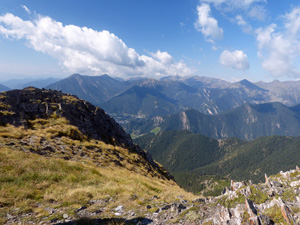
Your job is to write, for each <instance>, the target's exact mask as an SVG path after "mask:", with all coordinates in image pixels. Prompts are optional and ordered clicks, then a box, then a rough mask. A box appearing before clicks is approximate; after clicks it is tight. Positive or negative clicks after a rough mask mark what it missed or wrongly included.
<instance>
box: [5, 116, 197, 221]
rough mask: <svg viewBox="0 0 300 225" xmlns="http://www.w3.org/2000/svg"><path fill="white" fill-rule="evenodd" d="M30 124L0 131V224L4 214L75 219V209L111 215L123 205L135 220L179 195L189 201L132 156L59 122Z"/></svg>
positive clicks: (43, 121) (10, 126)
mask: <svg viewBox="0 0 300 225" xmlns="http://www.w3.org/2000/svg"><path fill="white" fill-rule="evenodd" d="M31 125H32V126H31V128H29V129H25V128H23V127H19V128H16V127H14V126H12V125H7V126H2V127H0V143H1V144H0V174H1V176H0V206H1V207H0V218H1V219H0V223H1V224H2V223H5V218H6V215H7V214H10V215H13V216H14V215H20V216H22V215H23V216H25V217H24V219H23V220H24V221H27V220H33V221H39V220H41V219H42V218H46V219H47V220H50V219H52V218H62V215H63V214H64V213H67V214H68V215H71V216H72V215H74V216H75V212H74V210H76V209H78V208H80V207H81V206H87V207H88V210H89V211H95V210H96V209H99V208H101V209H102V210H103V213H102V214H101V216H102V217H113V216H114V215H113V213H112V211H111V209H113V208H115V207H116V206H118V205H123V206H124V208H125V209H126V210H130V209H132V210H134V211H136V213H137V216H139V215H142V214H143V213H146V211H147V209H146V205H153V206H155V205H159V204H160V203H162V202H173V201H176V199H177V198H176V197H177V196H179V195H182V196H184V197H185V198H187V199H192V198H193V197H194V196H193V195H191V194H189V193H187V192H185V191H184V190H182V189H181V188H179V186H178V185H177V184H176V183H175V182H174V181H172V180H167V179H164V178H163V177H162V176H161V175H160V174H159V173H158V172H157V171H155V170H153V169H151V168H150V167H149V164H147V163H146V162H145V161H143V159H142V157H140V156H139V155H138V154H137V153H134V152H130V151H129V150H127V149H123V148H121V147H115V146H112V145H107V144H105V143H103V142H101V141H96V140H88V139H87V138H86V137H85V136H84V135H82V134H81V133H80V131H79V130H78V128H76V127H74V126H71V125H69V124H68V121H66V120H65V119H64V118H50V119H48V120H44V119H38V120H35V121H31ZM45 146H46V147H45ZM42 155H43V156H42ZM45 156H46V157H45ZM65 159H68V160H65ZM155 195H156V196H158V197H159V199H153V198H152V197H153V196H155ZM91 200H100V201H99V203H96V204H91V203H90V201H91ZM103 204H104V205H103ZM47 208H53V209H55V212H54V213H49V211H47ZM26 213H31V214H28V215H27V216H26Z"/></svg>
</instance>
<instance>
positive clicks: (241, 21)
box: [235, 15, 253, 34]
mask: <svg viewBox="0 0 300 225" xmlns="http://www.w3.org/2000/svg"><path fill="white" fill-rule="evenodd" d="M235 21H236V23H237V24H238V25H239V26H240V27H242V29H243V32H245V33H247V34H251V33H252V30H253V28H252V26H251V25H250V24H248V23H247V22H246V21H245V20H244V18H243V17H242V16H241V15H237V16H236V17H235Z"/></svg>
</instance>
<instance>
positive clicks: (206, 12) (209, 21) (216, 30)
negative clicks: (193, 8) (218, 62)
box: [195, 3, 223, 42]
mask: <svg viewBox="0 0 300 225" xmlns="http://www.w3.org/2000/svg"><path fill="white" fill-rule="evenodd" d="M197 12H198V19H197V21H196V23H195V28H196V30H197V31H200V32H202V34H203V35H204V36H205V38H206V39H207V40H208V41H210V42H214V40H216V39H222V38H223V29H222V28H220V27H219V26H218V21H217V20H216V19H215V18H213V17H212V16H211V9H210V6H209V5H208V4H205V3H202V4H201V5H198V6H197Z"/></svg>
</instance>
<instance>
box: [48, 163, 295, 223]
mask: <svg viewBox="0 0 300 225" xmlns="http://www.w3.org/2000/svg"><path fill="white" fill-rule="evenodd" d="M299 180H300V171H299V168H298V167H297V168H296V169H295V170H290V171H287V172H280V173H279V174H277V175H274V176H270V177H268V176H266V181H265V183H260V184H252V182H251V181H249V182H235V181H231V186H230V187H228V188H224V190H223V192H222V194H221V195H220V196H218V197H214V198H197V199H195V200H193V201H188V200H185V199H183V197H182V196H178V201H177V202H174V203H169V204H163V203H157V204H156V205H146V206H145V207H141V208H140V209H138V210H139V213H140V215H141V214H142V215H143V216H142V217H139V218H137V217H136V212H134V211H132V210H127V209H126V208H125V207H124V206H122V205H118V206H117V207H115V208H114V209H112V213H113V214H114V215H115V216H116V218H114V219H104V218H102V217H100V218H98V219H86V221H89V222H90V223H92V224H110V223H113V224H114V223H116V224H118V223H121V224H140V225H143V224H145V225H146V224H147V225H150V224H153V225H154V224H155V225H160V224H183V225H204V224H205V225H208V224H218V225H219V224H220V225H223V224H224V225H225V224H229V225H242V224H246V225H252V224H255V225H271V224H300V181H299ZM153 199H154V200H155V199H159V197H157V196H153V198H151V200H153ZM109 201H114V200H113V199H108V200H105V201H103V200H97V201H95V202H93V201H92V202H91V204H99V205H101V206H99V212H102V210H105V205H106V204H107V203H108V202H109ZM76 213H77V214H81V215H84V216H86V217H89V216H93V215H94V213H93V212H89V210H88V209H87V208H86V207H85V206H82V207H80V208H78V209H77V212H76ZM121 218H122V219H121ZM80 221H81V220H72V218H71V217H68V215H64V218H63V219H62V220H60V221H57V222H56V223H51V224H69V225H73V224H79V222H80Z"/></svg>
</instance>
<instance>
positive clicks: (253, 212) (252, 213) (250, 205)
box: [245, 199, 257, 217]
mask: <svg viewBox="0 0 300 225" xmlns="http://www.w3.org/2000/svg"><path fill="white" fill-rule="evenodd" d="M245 205H246V210H247V212H248V214H249V215H250V217H255V216H256V215H257V210H256V208H255V206H254V204H253V202H252V201H251V200H249V199H246V200H245Z"/></svg>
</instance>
